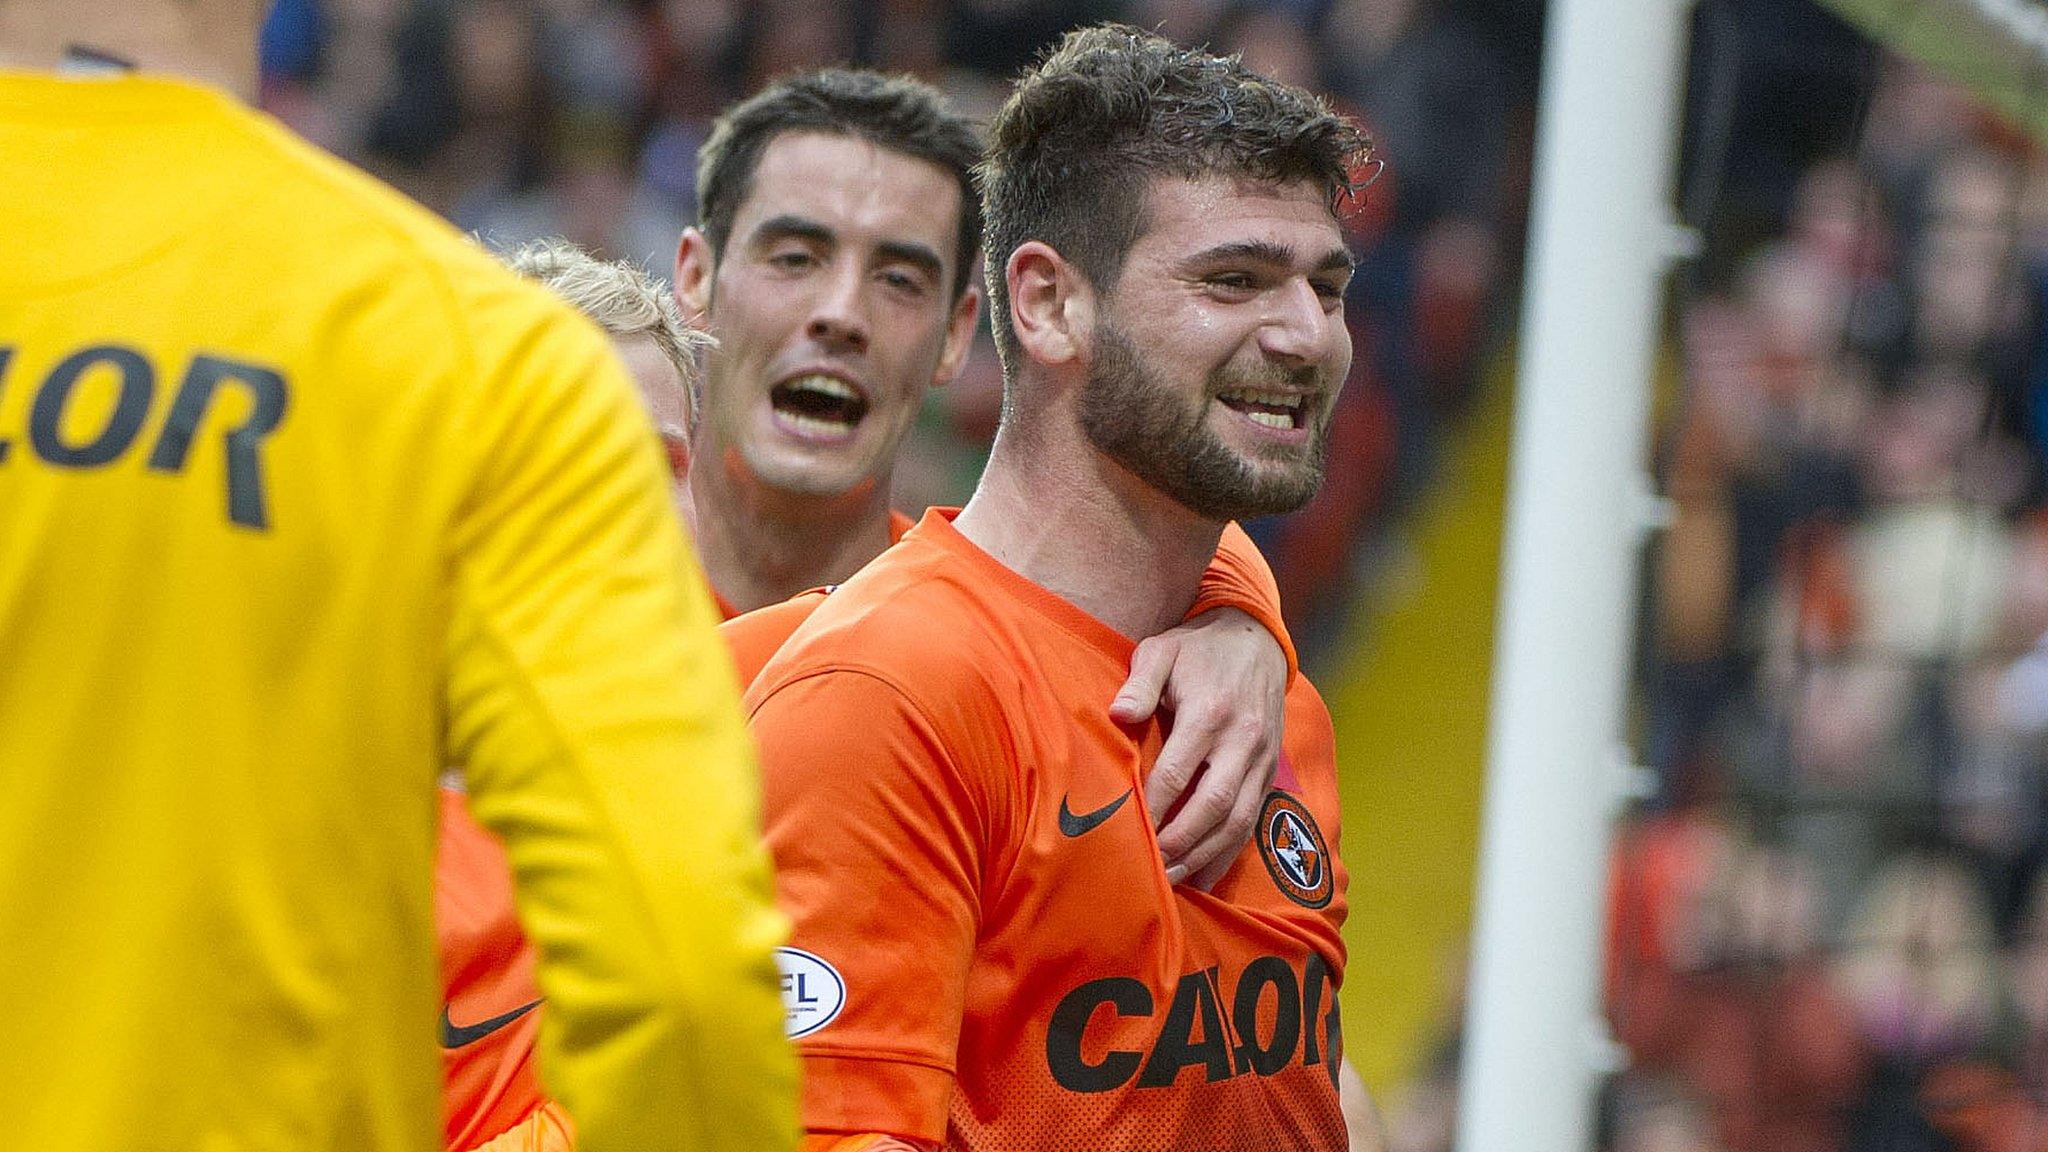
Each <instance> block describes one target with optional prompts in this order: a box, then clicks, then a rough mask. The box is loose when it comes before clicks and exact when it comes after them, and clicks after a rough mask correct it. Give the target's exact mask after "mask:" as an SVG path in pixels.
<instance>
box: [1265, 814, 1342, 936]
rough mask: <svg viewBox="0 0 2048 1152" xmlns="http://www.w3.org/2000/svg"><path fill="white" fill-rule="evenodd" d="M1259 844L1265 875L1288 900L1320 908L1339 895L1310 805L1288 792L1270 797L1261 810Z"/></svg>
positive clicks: (1327, 847)
mask: <svg viewBox="0 0 2048 1152" xmlns="http://www.w3.org/2000/svg"><path fill="white" fill-rule="evenodd" d="M1258 840H1259V855H1260V856H1262V857H1264V858H1265V861H1266V871H1267V872H1268V873H1270V874H1271V875H1272V877H1273V883H1274V884H1275V885H1276V886H1278V887H1279V889H1280V891H1281V892H1283V893H1285V894H1286V895H1287V898H1288V899H1289V900H1292V901H1294V902H1295V903H1296V904H1299V905H1301V906H1302V907H1304V908H1321V907H1323V906H1324V905H1326V904H1328V903H1329V902H1330V897H1332V896H1334V895H1336V892H1337V879H1336V872H1335V868H1334V867H1333V862H1332V861H1331V860H1330V847H1329V845H1328V844H1326V843H1324V841H1323V830H1322V829H1321V828H1318V827H1316V818H1315V816H1314V815H1313V814H1312V813H1310V812H1309V810H1308V805H1306V804H1303V803H1302V802H1301V801H1299V800H1297V799H1295V798H1294V797H1292V796H1290V795H1288V794H1287V793H1285V792H1277V791H1276V792H1269V793H1267V794H1266V803H1265V804H1264V806H1262V807H1261V808H1260V809H1259V832H1258Z"/></svg>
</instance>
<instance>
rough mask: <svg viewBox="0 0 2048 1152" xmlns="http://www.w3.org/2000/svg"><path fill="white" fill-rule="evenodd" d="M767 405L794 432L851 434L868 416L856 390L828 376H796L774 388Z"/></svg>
mask: <svg viewBox="0 0 2048 1152" xmlns="http://www.w3.org/2000/svg"><path fill="white" fill-rule="evenodd" d="M768 401H769V403H771V404H773V405H774V406H775V412H776V414H777V415H778V416H780V417H782V419H783V421H784V422H785V423H786V424H788V425H789V426H790V427H791V428H792V429H794V430H796V431H798V432H808V433H813V434H817V435H832V434H843V433H846V432H851V431H852V430H853V429H854V428H855V427H856V426H858V425H859V424H860V422H861V418H862V417H864V416H866V415H867V414H868V402H867V398H866V397H864V396H862V395H861V393H860V389H858V388H855V387H854V386H853V385H851V384H848V383H847V382H846V381H844V380H840V379H838V378H836V377H832V376H822V375H810V376H798V377H795V378H794V379H790V380H785V381H783V382H782V383H780V384H777V385H776V386H775V387H774V388H773V389H772V390H770V392H769V393H768Z"/></svg>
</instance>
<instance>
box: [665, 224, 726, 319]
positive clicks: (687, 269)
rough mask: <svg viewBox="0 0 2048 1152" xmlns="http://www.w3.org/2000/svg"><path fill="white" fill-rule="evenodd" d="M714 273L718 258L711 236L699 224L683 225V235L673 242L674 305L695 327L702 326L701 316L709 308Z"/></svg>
mask: <svg viewBox="0 0 2048 1152" xmlns="http://www.w3.org/2000/svg"><path fill="white" fill-rule="evenodd" d="M717 275H718V259H717V256H716V254H715V253H713V252H712V250H711V240H710V239H709V238H708V237H706V236H705V235H704V233H703V231H702V230H700V229H698V228H694V227H692V228H685V229H683V238H682V240H681V241H680V242H678V243H677V244H676V271H675V277H674V282H675V294H676V307H678V308H680V309H682V312H683V319H684V320H685V321H687V322H689V323H690V324H692V325H694V326H696V327H699V328H702V327H703V326H704V324H703V321H704V317H705V316H706V315H707V314H708V313H709V312H710V311H711V282H712V280H713V278H715V277H716V276H717Z"/></svg>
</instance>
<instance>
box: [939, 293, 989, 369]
mask: <svg viewBox="0 0 2048 1152" xmlns="http://www.w3.org/2000/svg"><path fill="white" fill-rule="evenodd" d="M980 315H981V288H980V287H979V286H970V287H969V288H968V289H967V291H965V292H962V293H960V299H958V300H955V301H954V302H953V314H952V315H951V316H948V317H947V318H946V346H945V348H944V349H942V350H941V351H940V353H939V363H938V367H937V368H936V369H935V370H934V371H933V372H932V387H934V388H943V387H945V386H946V385H948V384H951V383H952V382H953V381H955V380H958V379H959V378H960V370H961V369H962V368H965V367H966V366H967V352H968V350H969V349H970V348H972V347H974V321H975V320H976V318H978V317H979V316H980Z"/></svg>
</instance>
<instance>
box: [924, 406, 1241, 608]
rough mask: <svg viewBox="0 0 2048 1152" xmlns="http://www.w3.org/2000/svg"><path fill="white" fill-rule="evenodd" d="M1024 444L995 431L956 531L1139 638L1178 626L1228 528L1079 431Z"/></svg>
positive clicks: (1053, 434)
mask: <svg viewBox="0 0 2048 1152" xmlns="http://www.w3.org/2000/svg"><path fill="white" fill-rule="evenodd" d="M1023 439H1024V438H1023V437H1020V436H1018V435H1016V434H1014V432H1013V431H1012V430H1010V429H1005V431H1004V432H1002V433H1000V434H998V435H997V437H996V443H995V447H994V449H993V450H992V451H991V452H990V454H989V462H988V468H987V469H986V470H985V471H983V473H982V475H981V483H980V485H979V486H977V487H976V488H975V490H974V498H973V499H972V500H969V501H968V503H967V507H965V508H964V509H962V510H961V512H960V515H959V517H958V518H957V519H956V520H954V522H953V524H954V527H955V528H957V529H959V530H960V533H961V534H962V535H964V536H966V537H967V538H968V540H970V541H972V542H973V543H974V544H975V546H976V547H978V548H980V549H981V550H982V551H984V552H987V553H988V554H989V555H991V556H993V557H995V558H996V559H997V560H998V561H1000V562H1001V563H1002V564H1003V566H1004V567H1006V568H1009V569H1010V570H1011V571H1013V572H1016V573H1018V574H1019V575H1021V576H1023V577H1024V578H1025V579H1027V580H1030V581H1031V582H1032V583H1034V584H1037V585H1039V586H1040V587H1043V588H1045V589H1046V590H1048V591H1050V592H1053V593H1055V594H1057V595H1058V596H1060V597H1061V598H1063V599H1065V600H1067V601H1070V602H1071V603H1073V604H1075V605H1078V606H1079V607H1080V608H1081V610H1082V611H1084V612H1087V613H1088V614H1089V615H1091V616H1093V617H1095V618H1096V619H1098V620H1100V621H1102V622H1103V623H1105V624H1107V625H1109V626H1110V627H1112V628H1114V629H1116V630H1117V631H1118V632H1121V633H1123V634H1124V635H1125V636H1128V637H1130V638H1132V639H1134V640H1135V639H1141V638H1143V637H1146V636H1155V635H1158V634H1159V633H1160V632H1163V631H1165V630H1166V629H1168V628H1171V627H1173V626H1174V625H1176V624H1178V623H1180V622H1181V619H1182V618H1183V617H1185V616H1186V615H1187V610H1188V608H1189V607H1190V606H1191V605H1192V604H1193V603H1194V600H1195V596H1196V594H1197V592H1198V591H1199V590H1200V586H1201V579H1202V572H1203V570H1204V569H1206V568H1207V567H1208V565H1209V561H1210V560H1211V559H1212V558H1214V556H1215V555H1216V544H1217V541H1218V540H1219V539H1220V538H1221V537H1222V534H1223V525H1221V524H1218V523H1216V522H1215V521H1212V520H1204V519H1202V518H1201V517H1198V516H1196V515H1194V514H1193V513H1191V512H1189V511H1188V510H1187V509H1186V508H1183V507H1181V506H1180V505H1179V504H1176V503H1174V502H1173V501H1172V500H1170V499H1168V498H1167V497H1166V496H1164V495H1163V494H1161V493H1159V492H1158V491H1157V490H1155V489H1153V488H1152V487H1151V486H1149V485H1147V484H1145V483H1144V482H1143V481H1141V480H1139V479H1138V478H1137V477H1135V476H1133V475H1131V474H1130V473H1129V472H1126V471H1124V470H1123V469H1122V468H1120V467H1118V466H1117V465H1116V464H1114V463H1112V462H1110V461H1109V460H1108V459H1106V458H1104V457H1103V456H1101V455H1100V454H1098V453H1096V452H1095V451H1094V450H1092V449H1091V448H1089V447H1088V446H1087V445H1086V444H1085V443H1083V442H1081V441H1080V440H1079V436H1078V432H1076V433H1074V434H1073V435H1069V436H1061V435H1059V434H1058V433H1056V432H1048V433H1046V434H1045V435H1041V436H1034V437H1032V438H1031V442H1030V443H1029V444H1026V443H1023V442H1022V441H1023ZM1062 441H1071V442H1062Z"/></svg>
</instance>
